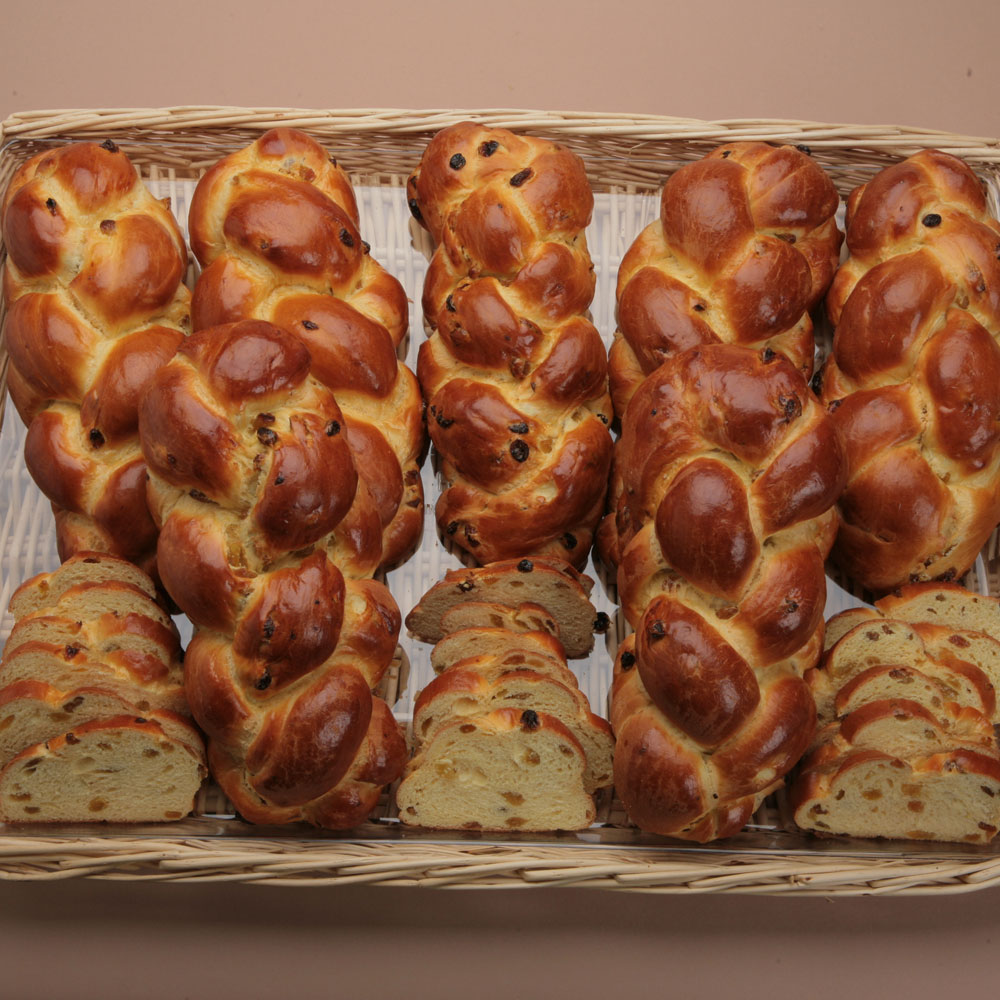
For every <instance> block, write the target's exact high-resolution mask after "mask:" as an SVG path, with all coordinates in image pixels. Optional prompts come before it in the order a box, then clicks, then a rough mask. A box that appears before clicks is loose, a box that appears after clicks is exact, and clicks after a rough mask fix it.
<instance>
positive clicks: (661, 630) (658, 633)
mask: <svg viewBox="0 0 1000 1000" xmlns="http://www.w3.org/2000/svg"><path fill="white" fill-rule="evenodd" d="M646 632H647V634H648V635H649V638H650V639H651V640H653V641H654V642H655V641H656V640H657V639H662V638H663V637H664V636H665V635H666V634H667V626H666V625H665V624H664V623H663V622H662V621H660V620H659V619H657V620H656V621H655V622H653V623H652V624H651V625H650V626H649V628H648V629H646Z"/></svg>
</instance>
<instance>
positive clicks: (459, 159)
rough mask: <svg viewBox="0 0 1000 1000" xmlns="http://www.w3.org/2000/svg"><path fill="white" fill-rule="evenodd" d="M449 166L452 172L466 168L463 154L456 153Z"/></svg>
mask: <svg viewBox="0 0 1000 1000" xmlns="http://www.w3.org/2000/svg"><path fill="white" fill-rule="evenodd" d="M448 166H449V167H451V169H452V170H461V169H462V167H464V166H465V157H464V156H462V154H461V153H456V154H455V155H454V156H453V157H452V158H451V159H450V160H449V161H448Z"/></svg>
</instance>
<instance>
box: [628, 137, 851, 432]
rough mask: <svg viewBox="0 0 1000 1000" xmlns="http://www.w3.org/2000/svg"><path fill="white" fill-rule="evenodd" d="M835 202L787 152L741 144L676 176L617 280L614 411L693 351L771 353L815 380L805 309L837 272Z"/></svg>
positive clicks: (808, 166)
mask: <svg viewBox="0 0 1000 1000" xmlns="http://www.w3.org/2000/svg"><path fill="white" fill-rule="evenodd" d="M839 202H840V199H839V198H838V196H837V191H836V189H835V188H834V186H833V183H832V182H831V181H830V179H829V177H827V175H826V174H825V173H824V172H823V170H822V169H821V168H820V167H819V166H818V165H817V164H816V163H815V162H814V161H813V160H812V159H811V158H810V157H809V156H808V155H806V153H805V152H803V151H802V150H800V149H796V148H794V147H792V146H779V147H775V146H769V145H767V144H766V143H756V142H755V143H752V142H747V143H734V144H731V145H728V146H723V147H722V148H721V149H717V150H715V151H714V152H712V153H710V154H709V155H708V156H706V157H705V158H704V159H702V160H699V161H697V162H696V163H692V164H690V165H688V166H686V167H685V168H684V169H682V170H678V171H677V173H676V174H674V175H673V176H672V177H671V178H670V180H669V181H668V182H667V184H666V185H665V187H664V189H663V194H662V197H661V200H660V214H659V217H658V218H657V219H656V220H655V221H653V222H651V223H650V224H649V225H648V226H647V227H646V228H645V229H644V230H643V231H642V233H640V234H639V237H638V238H637V239H636V241H635V242H634V243H633V244H632V246H631V247H630V248H629V250H628V252H627V253H626V254H625V257H624V259H623V260H622V264H621V267H620V268H619V271H618V289H617V297H618V333H617V336H616V337H615V342H614V344H613V345H612V347H611V353H610V359H609V367H610V375H611V392H612V395H613V396H614V400H615V412H616V413H618V414H619V415H621V414H622V413H624V412H625V407H626V405H627V403H628V400H629V399H630V398H631V397H632V394H633V393H634V392H635V390H636V389H637V388H638V387H639V385H640V383H641V382H642V380H643V379H644V378H645V377H646V376H647V375H649V374H650V373H651V372H652V371H654V370H655V369H656V368H657V366H658V365H660V364H662V363H663V361H665V360H666V359H667V358H668V357H670V356H671V355H673V354H676V353H678V352H680V351H683V350H685V349H686V348H688V347H694V346H696V345H698V344H714V343H731V344H743V345H745V346H747V347H755V348H759V349H761V350H763V349H764V348H765V347H768V348H770V349H771V350H773V351H776V352H777V353H778V354H783V355H784V356H785V357H787V358H788V359H789V361H791V362H792V364H794V365H795V367H796V368H797V369H798V370H799V371H800V372H802V374H803V375H804V376H805V377H806V378H807V379H808V378H809V377H810V375H811V374H812V370H813V354H814V343H813V324H812V320H811V318H810V315H809V310H810V309H812V308H813V307H814V306H815V305H816V304H817V302H819V300H820V298H821V297H822V295H823V293H824V292H825V291H826V289H827V288H828V287H829V284H830V280H831V279H832V277H833V273H834V270H835V269H836V267H837V259H838V254H839V251H840V244H841V242H842V240H843V234H842V233H841V232H840V230H839V229H838V228H837V224H836V220H835V214H836V211H837V206H838V204H839Z"/></svg>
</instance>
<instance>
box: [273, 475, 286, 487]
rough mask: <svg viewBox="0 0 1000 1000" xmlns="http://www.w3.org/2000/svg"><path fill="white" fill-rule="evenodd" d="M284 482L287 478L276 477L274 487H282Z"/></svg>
mask: <svg viewBox="0 0 1000 1000" xmlns="http://www.w3.org/2000/svg"><path fill="white" fill-rule="evenodd" d="M284 481H285V477H284V476H275V477H274V485H275V486H280V485H281V484H282V483H283V482H284Z"/></svg>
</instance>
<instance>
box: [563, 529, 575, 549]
mask: <svg viewBox="0 0 1000 1000" xmlns="http://www.w3.org/2000/svg"><path fill="white" fill-rule="evenodd" d="M562 543H563V547H564V548H567V549H575V548H576V535H574V534H572V533H571V532H569V531H567V532H566V534H565V535H563V536H562Z"/></svg>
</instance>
